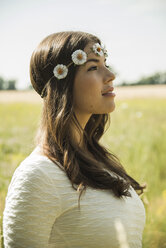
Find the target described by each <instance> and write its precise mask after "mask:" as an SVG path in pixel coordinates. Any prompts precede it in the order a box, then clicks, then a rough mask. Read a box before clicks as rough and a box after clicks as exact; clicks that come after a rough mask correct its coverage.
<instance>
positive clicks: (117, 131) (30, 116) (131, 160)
mask: <svg viewBox="0 0 166 248" xmlns="http://www.w3.org/2000/svg"><path fill="white" fill-rule="evenodd" d="M165 109H166V101H165V99H135V100H134V99H130V100H124V101H122V100H121V101H118V102H116V109H115V111H114V112H113V113H112V114H111V125H110V128H109V129H108V130H107V132H106V133H105V134H104V136H103V138H102V140H101V142H102V143H104V144H105V145H106V146H107V147H108V148H109V149H110V150H111V151H112V152H113V153H115V154H116V155H117V156H118V157H119V158H120V160H121V163H122V164H123V165H124V167H125V168H126V170H127V172H128V173H129V174H130V175H131V176H132V177H134V178H135V179H136V180H138V181H139V182H140V183H144V182H146V183H147V190H146V192H145V193H144V195H143V196H142V200H143V202H144V205H145V209H146V226H145V229H144V234H143V248H164V247H166V211H165V209H166V180H165V179H166V152H165V151H166V124H165V123H166V115H165ZM40 113H41V105H39V104H25V103H13V104H0V116H1V125H0V161H1V162H0V215H1V216H2V213H3V209H4V204H5V197H6V193H7V188H8V185H9V183H10V180H11V177H12V175H13V172H14V170H15V169H16V167H17V166H18V165H19V164H20V162H21V161H22V160H23V159H24V158H25V157H26V156H27V155H28V154H29V153H30V152H31V151H32V150H33V148H34V142H33V140H34V136H35V133H36V129H37V126H38V123H39V119H40Z"/></svg>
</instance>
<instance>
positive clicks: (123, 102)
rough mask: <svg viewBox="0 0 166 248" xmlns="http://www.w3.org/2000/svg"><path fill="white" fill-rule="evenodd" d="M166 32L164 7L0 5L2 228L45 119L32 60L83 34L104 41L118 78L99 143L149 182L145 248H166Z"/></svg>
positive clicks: (123, 2) (115, 2)
mask: <svg viewBox="0 0 166 248" xmlns="http://www.w3.org/2000/svg"><path fill="white" fill-rule="evenodd" d="M165 27H166V1H165V0H139V1H138V0H91V1H89V0H83V1H82V0H70V1H68V0H61V1H58V0H47V1H46V0H45V1H44V0H24V1H21V0H0V30H1V38H0V118H1V124H0V216H1V223H2V216H3V215H2V214H3V209H4V205H5V197H6V194H7V189H8V185H9V183H10V180H11V177H12V175H13V173H14V170H15V169H16V167H17V166H18V165H19V164H20V162H21V161H22V160H23V159H24V158H25V157H26V156H28V154H29V153H30V152H31V151H32V149H33V148H34V146H35V144H34V141H33V140H34V137H35V134H36V130H37V128H38V125H39V121H40V117H41V111H42V100H41V99H40V97H39V96H38V95H37V94H36V93H35V92H34V91H33V90H32V87H31V84H30V78H29V62H30V57H31V54H32V52H33V50H34V49H35V48H36V46H37V45H38V44H39V42H40V41H41V40H42V39H43V38H45V37H46V36H47V35H49V34H51V33H54V32H59V31H68V30H74V31H78V30H79V31H85V32H89V33H92V34H95V35H97V36H98V37H99V38H100V39H101V41H102V42H103V43H104V44H105V45H106V48H107V50H108V54H109V56H108V64H110V66H111V67H112V68H113V70H114V72H115V74H116V79H115V81H114V85H115V86H116V87H115V93H116V97H115V100H116V111H114V112H113V113H111V125H110V128H109V129H108V130H107V131H106V133H105V134H104V136H103V138H102V140H101V142H103V144H104V145H105V146H107V147H108V148H109V149H110V150H111V151H112V152H113V153H114V154H116V155H117V156H118V157H119V158H120V160H121V163H122V164H123V165H124V167H125V169H126V170H127V172H128V173H129V174H130V175H131V176H133V177H134V178H135V179H136V180H137V181H139V182H140V183H144V182H145V183H147V190H146V192H145V193H144V195H143V196H141V199H142V201H143V202H144V205H145V209H146V216H147V219H146V226H145V229H144V234H143V248H165V247H166V153H165V151H166V114H165V113H166V62H165V60H166V59H165V58H166V49H165V47H166V45H165V44H166V28H165ZM1 236H3V234H2V231H1ZM1 239H2V238H1ZM1 243H3V241H2V242H1ZM1 245H2V244H1Z"/></svg>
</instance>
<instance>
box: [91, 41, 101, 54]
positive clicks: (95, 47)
mask: <svg viewBox="0 0 166 248" xmlns="http://www.w3.org/2000/svg"><path fill="white" fill-rule="evenodd" d="M92 50H93V52H94V53H95V54H97V55H98V56H103V50H102V47H101V46H100V44H99V43H95V44H94V45H93V47H92Z"/></svg>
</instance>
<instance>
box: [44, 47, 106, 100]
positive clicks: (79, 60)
mask: <svg viewBox="0 0 166 248" xmlns="http://www.w3.org/2000/svg"><path fill="white" fill-rule="evenodd" d="M91 52H93V53H95V54H96V55H97V56H103V55H104V56H105V57H108V54H107V50H106V48H105V46H103V45H100V44H99V43H95V44H94V45H93V46H92V47H91V51H90V52H89V53H91ZM89 53H86V52H84V51H83V50H81V49H79V50H76V51H74V52H73V53H72V55H71V59H72V62H71V63H70V64H68V65H63V64H58V65H56V66H55V67H54V69H53V74H54V76H55V77H56V78H57V79H63V78H65V77H66V76H67V74H68V68H69V66H70V65H71V64H73V63H74V64H75V65H83V64H85V63H86V61H87V56H88V54H89ZM45 88H46V85H45V87H44V88H43V90H42V93H41V97H43V94H44V91H45Z"/></svg>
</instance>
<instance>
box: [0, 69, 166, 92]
mask: <svg viewBox="0 0 166 248" xmlns="http://www.w3.org/2000/svg"><path fill="white" fill-rule="evenodd" d="M16 84H17V81H16V80H15V79H10V80H5V79H3V78H2V77H0V90H17V87H16ZM154 84H166V72H157V73H155V74H153V75H151V76H148V77H142V78H141V79H139V80H137V81H135V82H132V83H131V82H130V83H128V82H122V83H121V84H119V86H128V85H154ZM30 89H32V85H31V84H30V85H29V86H28V87H27V90H30Z"/></svg>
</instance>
